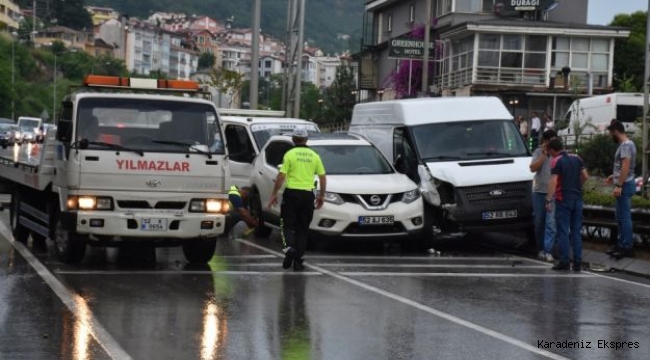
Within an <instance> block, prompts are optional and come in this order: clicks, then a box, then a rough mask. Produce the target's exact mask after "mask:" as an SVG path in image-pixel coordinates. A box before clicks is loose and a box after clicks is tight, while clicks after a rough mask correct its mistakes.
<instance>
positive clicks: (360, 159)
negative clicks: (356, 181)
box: [310, 145, 393, 175]
mask: <svg viewBox="0 0 650 360" xmlns="http://www.w3.org/2000/svg"><path fill="white" fill-rule="evenodd" d="M310 147H311V148H312V149H314V150H315V151H316V152H318V154H319V155H320V157H321V160H322V161H323V165H324V166H325V171H326V172H327V174H328V175H364V174H392V173H393V168H392V167H391V166H390V164H389V163H388V161H387V160H386V159H385V158H384V156H383V155H382V154H381V153H380V152H379V150H377V149H375V148H374V147H373V146H370V145H315V146H310Z"/></svg>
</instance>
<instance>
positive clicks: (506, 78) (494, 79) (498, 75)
mask: <svg viewBox="0 0 650 360" xmlns="http://www.w3.org/2000/svg"><path fill="white" fill-rule="evenodd" d="M545 75H546V71H545V70H544V69H504V68H486V67H477V68H476V83H477V84H517V85H533V86H534V85H546V76H545Z"/></svg>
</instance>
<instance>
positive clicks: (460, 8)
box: [454, 0, 484, 13]
mask: <svg viewBox="0 0 650 360" xmlns="http://www.w3.org/2000/svg"><path fill="white" fill-rule="evenodd" d="M483 2H484V0H456V9H455V10H454V11H455V12H462V13H478V12H481V11H482V10H483Z"/></svg>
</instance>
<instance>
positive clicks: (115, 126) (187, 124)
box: [75, 98, 223, 154]
mask: <svg viewBox="0 0 650 360" xmlns="http://www.w3.org/2000/svg"><path fill="white" fill-rule="evenodd" d="M77 114H78V116H77V129H76V136H75V137H76V139H77V141H81V140H86V141H87V142H88V148H89V149H95V150H102V149H103V150H107V149H110V147H107V146H106V145H105V144H113V145H116V146H121V147H123V148H127V149H129V150H131V151H144V152H179V145H178V144H179V143H182V144H184V145H187V147H191V148H192V149H194V150H195V151H196V152H199V153H210V154H223V148H220V147H211V146H212V145H213V144H214V143H215V142H220V141H221V139H220V138H221V135H220V133H219V132H218V131H214V130H212V129H211V127H209V125H208V124H211V123H215V121H216V119H217V114H216V112H215V111H214V108H213V107H212V106H210V105H207V104H200V103H195V102H183V101H174V100H151V99H123V98H84V99H81V100H80V101H79V105H78V111H77Z"/></svg>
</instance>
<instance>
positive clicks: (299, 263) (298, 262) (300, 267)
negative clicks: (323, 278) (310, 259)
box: [293, 258, 305, 271]
mask: <svg viewBox="0 0 650 360" xmlns="http://www.w3.org/2000/svg"><path fill="white" fill-rule="evenodd" d="M304 261H305V260H303V259H302V258H298V259H295V260H294V261H293V271H302V270H303V269H304V268H305V265H303V264H302V263H303V262H304Z"/></svg>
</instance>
